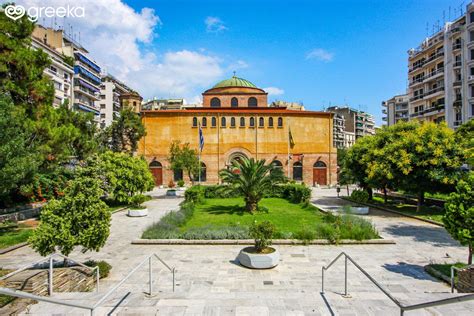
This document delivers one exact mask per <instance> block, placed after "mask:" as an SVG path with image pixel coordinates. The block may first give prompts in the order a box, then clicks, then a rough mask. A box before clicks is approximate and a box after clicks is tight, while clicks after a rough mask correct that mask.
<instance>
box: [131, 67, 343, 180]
mask: <svg viewBox="0 0 474 316" xmlns="http://www.w3.org/2000/svg"><path fill="white" fill-rule="evenodd" d="M202 96H203V106H202V107H193V108H181V109H165V110H163V109H158V110H152V109H143V108H142V110H141V111H140V113H141V117H142V121H143V123H144V125H145V127H146V131H147V135H146V136H144V137H143V138H142V139H141V141H140V144H139V148H138V152H137V154H139V155H143V156H144V157H145V158H146V159H147V161H148V163H149V166H150V170H151V172H152V174H153V176H154V178H155V183H156V185H168V183H169V182H170V181H171V180H173V181H174V182H176V181H178V180H180V179H183V180H184V181H185V182H187V183H189V182H190V179H188V177H187V176H186V175H183V172H181V171H179V170H178V171H173V170H170V167H169V166H170V164H169V162H168V161H167V157H168V154H169V149H170V145H171V143H172V142H173V141H175V140H178V141H180V142H181V143H182V144H183V143H189V144H190V147H192V148H195V149H196V150H197V151H198V152H199V148H200V140H199V139H200V138H199V129H201V130H202V135H203V139H204V146H203V149H202V152H201V183H202V184H217V183H219V176H218V173H219V170H221V169H223V168H227V167H228V166H229V165H231V163H232V161H233V160H234V159H241V158H242V157H247V158H255V159H265V160H266V161H267V162H268V163H270V162H273V163H274V164H275V165H276V166H279V167H281V168H282V169H283V171H284V173H285V175H287V176H288V177H289V178H290V179H293V180H295V181H297V182H304V183H306V184H307V185H311V186H312V185H331V184H336V182H337V174H336V172H337V171H336V170H337V157H336V155H337V152H336V149H335V148H334V147H333V141H332V139H333V138H332V132H333V126H332V124H333V120H332V115H333V114H332V113H329V112H315V111H305V110H303V109H299V110H298V109H297V110H295V109H288V108H286V107H269V106H268V101H267V97H268V94H267V93H266V92H265V91H264V90H263V89H260V88H258V87H256V86H255V85H254V84H253V83H251V82H249V81H247V80H245V79H242V78H238V77H236V76H235V75H234V76H233V77H232V78H230V79H227V80H223V81H221V82H219V83H217V84H216V85H214V86H213V87H212V88H211V89H209V90H206V91H205V92H204V93H203V94H202Z"/></svg>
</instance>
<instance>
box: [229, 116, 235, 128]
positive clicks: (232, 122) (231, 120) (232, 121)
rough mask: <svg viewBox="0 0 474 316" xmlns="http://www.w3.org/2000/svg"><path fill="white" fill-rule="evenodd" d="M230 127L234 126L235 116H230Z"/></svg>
mask: <svg viewBox="0 0 474 316" xmlns="http://www.w3.org/2000/svg"><path fill="white" fill-rule="evenodd" d="M230 127H235V117H231V118H230Z"/></svg>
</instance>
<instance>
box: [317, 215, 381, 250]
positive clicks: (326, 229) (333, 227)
mask: <svg viewBox="0 0 474 316" xmlns="http://www.w3.org/2000/svg"><path fill="white" fill-rule="evenodd" d="M316 233H317V235H318V236H321V237H323V238H325V239H327V240H329V241H330V242H332V243H336V244H337V243H339V241H340V240H341V239H354V240H364V239H376V238H379V235H378V232H377V230H376V229H375V227H374V225H373V224H372V223H371V222H369V221H367V220H365V219H363V218H360V217H357V216H354V215H350V214H344V215H333V214H326V215H325V216H324V223H320V224H318V225H317V226H316Z"/></svg>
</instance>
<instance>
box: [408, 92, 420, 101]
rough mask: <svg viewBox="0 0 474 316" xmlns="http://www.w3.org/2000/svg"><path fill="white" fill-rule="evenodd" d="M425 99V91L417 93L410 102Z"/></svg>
mask: <svg viewBox="0 0 474 316" xmlns="http://www.w3.org/2000/svg"><path fill="white" fill-rule="evenodd" d="M421 99H423V93H420V94H418V95H415V96H414V97H413V98H410V102H413V101H416V100H421Z"/></svg>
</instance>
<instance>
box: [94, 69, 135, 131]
mask: <svg viewBox="0 0 474 316" xmlns="http://www.w3.org/2000/svg"><path fill="white" fill-rule="evenodd" d="M131 92H133V89H131V88H130V87H128V86H127V85H126V84H124V83H123V82H121V81H119V80H118V79H116V78H115V77H113V76H112V75H110V74H108V75H106V76H104V77H103V78H102V83H101V85H100V97H99V100H98V101H96V103H97V106H98V108H99V109H100V126H101V128H104V127H107V126H109V125H110V124H112V122H113V120H114V119H115V118H117V117H118V116H119V112H120V110H121V109H122V102H121V97H123V96H124V95H126V94H129V93H131Z"/></svg>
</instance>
